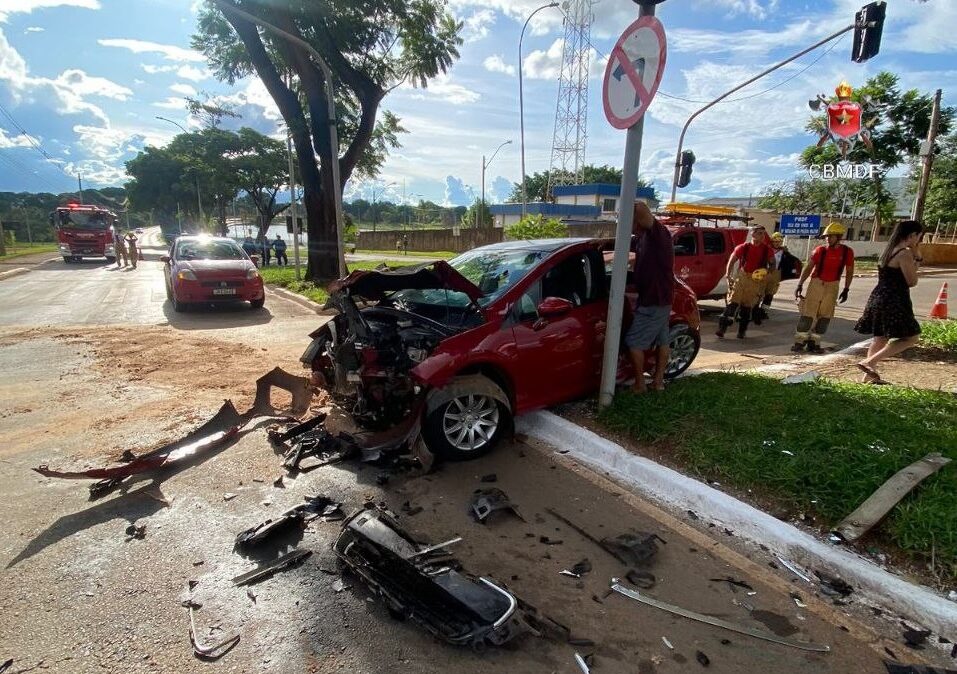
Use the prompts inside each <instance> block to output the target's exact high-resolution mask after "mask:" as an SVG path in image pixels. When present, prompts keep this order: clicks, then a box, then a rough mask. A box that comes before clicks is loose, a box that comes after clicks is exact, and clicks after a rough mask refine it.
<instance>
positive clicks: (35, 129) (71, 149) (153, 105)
mask: <svg viewBox="0 0 957 674" xmlns="http://www.w3.org/2000/svg"><path fill="white" fill-rule="evenodd" d="M198 4H199V2H198V0H0V106H2V107H3V110H0V191H65V190H69V189H73V188H74V186H75V184H76V181H75V178H73V177H72V176H73V175H75V173H76V172H81V173H82V174H83V176H84V184H85V185H119V184H122V183H123V182H124V181H125V179H126V178H125V176H124V170H123V162H124V161H126V160H128V159H130V158H131V157H133V156H135V154H136V152H137V151H138V150H140V149H141V148H142V147H144V146H145V145H147V144H150V145H162V144H165V143H167V142H168V141H169V140H170V138H172V136H173V135H175V134H176V133H177V132H178V130H177V129H176V128H175V127H174V126H172V125H171V124H168V123H166V122H162V121H159V120H157V119H155V116H156V115H161V116H165V117H169V118H170V119H173V120H175V121H177V122H179V123H181V124H184V125H188V124H190V123H191V122H190V120H189V119H188V118H187V115H186V113H185V110H184V106H183V104H184V101H183V96H184V95H195V94H196V93H197V92H208V93H209V94H211V95H213V96H218V97H221V98H222V99H223V100H226V101H229V102H231V103H233V104H235V105H237V106H239V110H240V112H241V113H242V114H243V119H242V120H240V124H241V125H248V126H252V127H254V128H256V129H258V130H260V131H262V132H264V133H271V134H276V133H280V130H279V129H280V124H279V122H280V121H281V120H280V116H279V114H278V112H277V111H276V108H275V106H274V105H273V104H272V101H271V100H270V98H269V96H268V94H267V93H266V91H265V89H264V88H263V86H262V85H261V83H260V82H258V80H247V81H244V82H240V83H237V85H236V86H234V87H229V86H227V85H225V84H223V83H221V82H218V81H216V80H215V79H214V78H213V77H212V76H211V75H210V73H209V71H208V70H207V69H206V64H205V60H204V59H203V57H202V55H200V54H197V53H195V52H192V51H191V50H190V49H189V38H190V35H191V33H192V32H193V30H194V29H195V23H196V9H197V5H198ZM541 4H542V0H449V3H448V6H449V9H450V11H452V12H453V13H454V14H455V15H456V16H457V17H458V18H459V19H460V20H462V21H464V22H465V29H464V32H463V37H464V38H465V44H463V45H462V47H461V49H460V51H461V59H460V60H459V61H457V62H456V64H455V65H454V66H453V68H452V70H451V71H450V73H449V74H448V75H447V76H444V77H441V78H439V79H438V80H436V81H434V82H432V83H431V84H430V86H429V87H428V88H427V89H424V90H423V89H413V88H411V87H401V88H399V89H397V90H395V91H394V92H393V93H391V94H390V95H389V96H388V97H387V98H386V99H385V101H384V104H383V107H385V108H388V109H390V110H392V111H393V112H395V113H396V114H398V115H399V116H400V117H401V119H402V124H403V126H404V127H405V128H406V129H407V130H408V131H409V133H408V134H404V135H403V136H402V138H401V140H402V143H403V147H402V148H400V149H398V150H396V151H394V152H393V153H392V156H391V157H390V159H389V160H388V162H387V163H386V165H385V167H384V170H383V172H382V176H381V178H380V179H379V181H378V182H377V184H376V185H375V186H374V185H373V183H370V182H365V183H359V182H354V183H350V185H348V187H347V197H348V196H360V195H364V196H367V197H368V195H369V194H370V193H371V190H372V189H373V188H374V189H375V190H376V193H377V194H378V193H379V192H380V191H382V192H384V193H385V195H386V196H385V198H392V199H393V200H396V201H401V199H402V198H403V191H404V193H405V198H406V199H409V200H417V199H418V198H420V196H421V197H424V198H428V199H432V200H434V201H437V202H440V203H441V202H445V203H449V204H464V203H468V202H469V201H471V200H472V198H473V195H476V196H477V195H478V193H479V192H480V180H481V158H482V155H483V154H485V155H490V154H491V153H492V152H493V151H494V150H495V148H496V147H498V146H499V144H500V143H502V142H503V141H506V140H512V141H513V142H512V144H510V145H507V146H505V147H504V148H502V150H501V152H499V153H498V155H497V156H496V158H495V160H494V162H493V163H492V164H491V166H490V167H489V169H488V172H487V176H486V181H487V182H486V190H487V193H488V195H489V198H490V199H496V198H497V199H501V198H504V197H505V196H506V195H507V194H508V192H509V191H510V188H511V183H512V181H517V180H519V178H520V156H519V123H518V79H517V77H516V67H517V63H518V53H517V52H518V38H519V33H520V31H521V27H522V23H523V22H524V20H525V18H526V17H527V16H528V14H529V13H530V12H531V11H532V10H534V9H535V8H536V7H538V6H540V5H541ZM861 4H863V0H815V1H808V2H802V1H793V0H668V1H667V2H665V3H663V4H662V5H659V8H658V16H659V18H660V19H661V21H662V23H663V24H664V26H665V31H666V34H667V37H668V61H667V67H666V69H665V73H664V79H663V81H662V84H661V88H660V93H659V95H658V96H657V97H656V99H655V101H654V102H653V103H652V105H651V108H650V109H649V111H648V113H647V115H646V122H645V135H644V148H643V152H642V158H641V165H640V172H641V174H642V175H643V176H646V177H648V178H650V179H653V180H654V181H655V184H656V186H657V187H658V188H659V189H660V190H662V191H665V190H667V189H669V188H670V178H671V170H672V169H671V167H672V165H673V162H674V153H675V149H676V144H677V139H678V134H679V132H680V129H681V126H682V124H683V123H684V121H685V120H686V119H687V117H688V116H689V115H690V114H691V112H693V111H694V110H695V109H696V108H698V107H700V104H699V103H695V102H692V101H702V100H707V99H709V98H713V97H715V96H717V95H719V94H720V93H722V92H723V91H724V90H727V89H729V88H731V87H732V86H734V85H736V84H737V83H739V82H741V81H744V80H746V79H748V78H749V77H750V76H751V75H753V74H754V73H756V72H758V71H759V70H761V69H762V68H764V67H767V66H768V65H769V64H771V63H773V62H775V61H777V60H781V59H783V58H785V57H786V56H788V55H789V54H791V53H794V52H796V51H799V50H800V49H802V48H803V47H805V46H807V45H808V44H810V43H812V42H814V41H816V40H817V39H819V38H821V37H823V36H825V35H827V34H829V33H831V32H834V31H835V30H836V29H839V28H840V27H842V26H844V25H848V24H849V23H851V21H852V17H853V14H854V12H855V11H856V9H858V8H859V6H860V5H861ZM593 11H594V15H595V21H594V24H593V26H592V36H591V42H592V45H593V47H594V51H593V54H592V64H591V71H592V77H591V79H590V81H589V110H588V123H587V134H588V141H587V150H586V161H587V162H588V163H595V164H611V165H620V164H621V161H622V154H623V150H624V138H625V133H624V132H623V131H618V130H616V129H614V128H612V127H611V125H610V124H609V123H608V122H607V121H606V120H605V117H604V114H603V111H602V106H601V78H602V73H603V71H604V63H605V59H606V58H607V57H606V55H607V53H608V52H609V51H610V50H611V48H612V46H613V45H614V43H615V40H616V39H617V37H618V35H619V34H620V33H621V31H622V30H623V29H624V28H625V27H627V26H628V24H629V23H631V21H633V20H634V19H635V18H636V16H637V6H636V5H635V4H634V3H633V2H632V1H631V0H599V1H598V2H596V3H595V4H594V10H593ZM562 30H563V29H562V15H561V13H560V12H559V11H558V10H557V9H546V10H543V11H541V12H539V13H538V14H537V15H536V17H535V19H534V20H533V22H532V23H531V24H530V26H529V30H528V32H527V33H526V36H525V42H524V60H523V63H524V71H523V72H524V76H525V131H526V133H525V140H526V164H527V168H528V172H529V173H532V172H535V171H544V170H547V168H548V163H549V159H550V155H551V141H552V133H553V128H554V114H555V105H556V97H557V92H558V69H559V66H560V62H561V46H562V42H561V41H562ZM850 43H851V37H850V35H848V36H845V37H844V38H843V39H842V40H841V41H840V43H838V44H837V45H836V46H835V47H834V48H833V49H832V50H831V51H829V52H827V53H824V50H825V49H826V47H825V48H822V49H821V50H818V51H816V52H813V53H811V54H810V55H808V56H805V57H803V58H802V59H801V60H799V61H797V62H796V63H794V64H792V65H791V66H788V67H785V68H784V69H781V70H779V71H777V72H775V73H773V74H771V75H769V76H768V77H767V78H765V79H764V80H761V81H759V82H757V83H755V84H754V85H752V86H751V87H749V88H748V89H746V90H744V91H742V92H741V93H740V94H737V95H736V96H734V97H732V102H728V103H723V104H720V105H719V106H717V107H715V108H713V109H712V110H710V111H708V112H706V113H704V114H703V115H702V116H701V117H700V118H699V119H698V120H696V121H695V122H694V124H693V125H692V126H691V128H690V130H689V132H688V136H687V139H686V141H685V146H686V148H690V149H692V150H694V151H695V153H696V155H697V157H698V163H697V164H696V166H695V175H694V180H693V181H692V183H691V185H690V186H689V187H688V188H687V189H686V190H683V191H681V192H680V195H681V198H689V199H690V198H700V197H705V196H738V195H746V194H750V193H753V194H759V193H760V192H761V191H762V189H763V188H764V187H765V186H766V185H767V184H768V183H770V182H773V181H778V180H783V179H788V178H790V177H793V176H794V175H796V173H797V171H798V168H797V165H796V159H797V154H798V153H800V151H801V150H802V149H803V148H804V147H805V146H807V145H808V144H809V143H811V142H813V141H814V139H813V138H811V137H810V136H808V135H807V133H806V132H805V131H804V124H805V122H806V121H807V117H808V114H809V110H808V108H807V103H806V102H807V100H808V99H809V98H813V97H814V95H815V94H817V93H819V92H824V93H828V94H830V93H831V92H832V90H833V88H834V87H835V86H836V85H837V84H838V83H839V82H840V81H841V79H843V78H846V79H847V80H848V82H850V83H851V84H852V85H855V86H856V85H859V84H862V83H863V82H864V80H865V79H866V78H867V77H868V76H871V75H873V74H875V73H876V72H878V71H880V70H882V69H886V70H890V71H892V72H895V73H897V74H898V75H899V76H900V78H901V84H902V86H903V87H904V88H911V87H916V88H918V89H920V90H922V91H927V92H932V91H933V89H935V88H937V87H940V88H942V89H943V90H944V103H945V104H954V103H955V102H957V94H955V89H957V69H955V67H954V65H953V59H954V55H955V51H957V2H954V1H953V0H925V1H923V2H922V1H921V0H889V1H888V11H887V24H886V26H885V31H884V39H883V43H882V48H881V53H880V55H878V56H877V57H876V58H874V59H872V60H871V61H869V62H868V63H866V64H863V65H859V64H854V63H851V61H850V58H849V54H850ZM832 44H833V43H832ZM775 85H779V86H776V88H773V89H772V90H771V91H766V90H767V89H768V88H769V87H775ZM764 91H766V93H763V94H762V93H761V92H764ZM754 94H760V95H758V96H754ZM738 96H751V97H750V98H747V99H745V100H734V99H735V98H737V97H738ZM675 97H677V98H675ZM680 99H688V100H680ZM4 111H6V113H9V116H7V114H4ZM11 117H12V119H11ZM21 128H22V129H23V130H25V131H26V132H27V133H28V134H29V137H27V136H26V135H24V134H23V133H22V132H21ZM32 143H36V144H38V145H39V146H40V147H41V148H42V150H43V151H44V152H45V153H46V154H47V155H48V156H49V157H50V158H52V159H48V158H45V157H44V156H43V155H42V154H41V152H39V151H38V150H37V149H36V148H35V147H34V146H33V144H32ZM390 183H394V184H391V185H390ZM403 185H404V190H403Z"/></svg>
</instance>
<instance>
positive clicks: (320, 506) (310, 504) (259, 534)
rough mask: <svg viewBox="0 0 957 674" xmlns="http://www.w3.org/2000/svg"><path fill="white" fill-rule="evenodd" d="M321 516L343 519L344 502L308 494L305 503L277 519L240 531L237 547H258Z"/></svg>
mask: <svg viewBox="0 0 957 674" xmlns="http://www.w3.org/2000/svg"><path fill="white" fill-rule="evenodd" d="M320 517H321V518H322V519H324V520H325V521H337V520H341V519H343V518H344V517H345V514H344V513H343V512H342V504H341V503H337V502H335V501H333V500H332V499H331V498H329V497H328V496H322V495H319V496H307V497H306V502H305V503H303V504H301V505H297V506H296V507H294V508H290V509H289V510H287V511H286V512H284V513H283V514H282V515H280V516H279V517H277V518H276V519H268V520H266V521H265V522H262V523H261V524H257V525H256V526H254V527H250V528H249V529H246V530H245V531H243V532H240V534H239V535H237V536H236V547H237V548H240V549H248V548H253V547H256V546H258V545H259V544H260V543H262V542H263V541H264V540H266V539H267V538H270V537H272V536H273V535H275V534H276V533H278V532H280V531H286V530H287V529H290V528H293V527H295V526H303V525H305V524H306V523H307V522H309V521H311V520H313V519H316V518H320Z"/></svg>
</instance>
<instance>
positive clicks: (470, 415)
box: [422, 393, 511, 461]
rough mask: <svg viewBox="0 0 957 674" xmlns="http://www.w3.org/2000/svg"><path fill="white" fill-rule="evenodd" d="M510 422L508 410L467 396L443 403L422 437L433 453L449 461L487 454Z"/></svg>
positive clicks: (477, 395)
mask: <svg viewBox="0 0 957 674" xmlns="http://www.w3.org/2000/svg"><path fill="white" fill-rule="evenodd" d="M510 421H511V414H510V413H509V411H508V409H506V407H505V406H504V405H503V404H502V403H500V402H499V401H498V400H496V399H495V398H493V397H491V396H488V395H485V394H482V393H466V394H463V395H461V396H458V397H456V398H452V399H451V400H449V401H448V402H445V403H442V404H441V405H439V406H438V407H437V408H436V409H435V410H433V411H432V412H431V413H429V415H428V416H427V417H426V419H425V424H424V425H423V428H422V433H423V435H424V436H425V441H426V444H427V445H428V446H429V449H431V450H432V451H433V452H435V453H436V454H438V455H439V456H441V457H443V458H445V459H448V460H450V461H468V460H469V459H477V458H478V457H480V456H484V455H485V454H488V453H489V452H490V451H492V449H494V448H495V446H496V445H497V444H498V442H499V440H500V439H501V437H502V434H503V433H504V432H505V428H506V427H507V426H508V424H509V423H510Z"/></svg>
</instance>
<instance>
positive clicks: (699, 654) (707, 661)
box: [694, 651, 711, 667]
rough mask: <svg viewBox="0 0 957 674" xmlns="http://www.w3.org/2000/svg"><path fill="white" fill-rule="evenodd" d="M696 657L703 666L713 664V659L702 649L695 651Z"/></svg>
mask: <svg viewBox="0 0 957 674" xmlns="http://www.w3.org/2000/svg"><path fill="white" fill-rule="evenodd" d="M694 657H695V659H696V660H697V661H698V662H699V663H701V666H702V667H707V666H708V665H710V664H711V660H710V659H709V658H708V656H707V655H705V654H704V653H702V652H701V651H695V654H694Z"/></svg>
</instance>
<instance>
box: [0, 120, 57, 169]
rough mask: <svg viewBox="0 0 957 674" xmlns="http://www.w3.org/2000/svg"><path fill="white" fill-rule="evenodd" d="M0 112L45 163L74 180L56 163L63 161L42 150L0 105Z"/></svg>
mask: <svg viewBox="0 0 957 674" xmlns="http://www.w3.org/2000/svg"><path fill="white" fill-rule="evenodd" d="M0 112H2V113H3V115H4V116H5V117H6V118H7V119H9V120H10V123H11V124H13V126H14V127H16V128H17V130H19V131H20V133H21V134H23V136H24V138H26V139H27V142H28V143H30V145H31V146H32V147H33V149H35V150H36V151H37V152H39V153H40V154H41V155H42V156H43V158H44V159H46V160H47V161H49V162H50V163H52V164H53V165H54V166H56V167H57V168H58V169H60V170H61V171H63V173H64V174H66V175H68V176H70V177H71V178H74V177H75V176H74V175H73V174H71V173H69V172H68V171H67V170H66V169H65V168H63V167H62V166H61V165H60V164H59V163H58V162H61V161H63V160H62V159H58V158H57V157H54V156H53V155H51V154H50V153H49V152H47V151H46V150H44V149H43V147H42V146H41V145H40V144H39V143H38V142H37V141H35V140H34V139H33V136H31V135H30V133H29V132H28V131H27V130H26V129H24V128H23V126H22V125H21V124H20V122H18V121H17V120H16V119H14V117H13V115H11V114H10V112H9V111H7V109H6V108H4V107H3V106H2V105H0Z"/></svg>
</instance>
